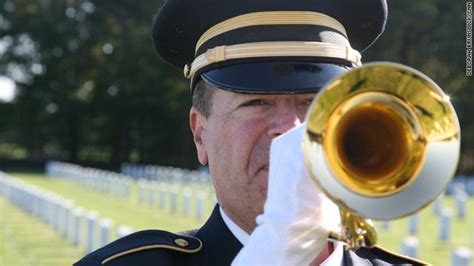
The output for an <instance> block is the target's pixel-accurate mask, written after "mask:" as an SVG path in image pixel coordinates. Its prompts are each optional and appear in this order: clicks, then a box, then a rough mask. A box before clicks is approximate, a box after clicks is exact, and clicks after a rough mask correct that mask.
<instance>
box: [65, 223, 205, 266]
mask: <svg viewBox="0 0 474 266" xmlns="http://www.w3.org/2000/svg"><path fill="white" fill-rule="evenodd" d="M201 249H202V242H201V240H199V239H198V238H195V237H192V236H185V235H178V234H173V233H170V232H167V231H162V230H145V231H140V232H136V233H133V234H131V235H128V236H126V237H123V238H121V239H118V240H116V241H114V242H112V243H110V244H108V245H106V246H104V247H102V248H100V249H98V250H96V251H94V252H92V253H91V254H89V255H87V256H86V257H84V258H83V259H82V260H80V261H79V262H77V263H76V264H74V265H77V266H81V265H108V264H109V263H111V262H117V260H121V259H123V258H126V259H127V260H128V259H130V258H131V257H132V256H133V255H138V256H137V258H139V260H142V258H141V257H142V256H140V255H143V257H144V256H150V254H154V256H155V255H156V252H159V256H176V255H177V254H180V253H181V254H193V253H197V252H199V251H200V250H201ZM150 251H156V252H153V253H150ZM166 251H170V252H166ZM140 253H143V254H140ZM137 265H138V264H137Z"/></svg>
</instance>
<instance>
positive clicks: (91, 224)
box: [86, 211, 99, 253]
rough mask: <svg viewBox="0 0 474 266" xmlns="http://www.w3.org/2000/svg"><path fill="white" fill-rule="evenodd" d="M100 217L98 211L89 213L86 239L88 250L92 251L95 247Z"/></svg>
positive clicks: (88, 251)
mask: <svg viewBox="0 0 474 266" xmlns="http://www.w3.org/2000/svg"><path fill="white" fill-rule="evenodd" d="M98 219H99V214H98V213H97V212H96V211H90V212H88V213H87V239H86V252H87V253H91V252H92V251H94V249H95V242H96V239H97V236H96V233H97V232H96V225H97V220H98Z"/></svg>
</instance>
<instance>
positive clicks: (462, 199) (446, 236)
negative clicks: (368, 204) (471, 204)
mask: <svg viewBox="0 0 474 266" xmlns="http://www.w3.org/2000/svg"><path fill="white" fill-rule="evenodd" d="M453 196H454V197H455V198H456V210H457V217H458V219H460V220H463V219H465V218H466V209H467V208H466V204H467V194H466V193H465V191H464V189H463V186H457V188H456V189H453ZM443 200H444V194H442V195H440V196H439V197H438V198H437V199H436V200H435V201H434V203H433V214H434V215H435V217H437V218H438V221H439V223H438V240H439V241H441V242H446V241H449V240H450V238H451V229H452V226H451V221H452V216H453V212H452V210H451V209H447V208H443ZM419 224H420V215H419V214H418V213H416V214H413V215H411V216H410V217H408V234H409V235H410V236H407V237H406V238H404V239H403V240H402V243H401V253H402V254H404V255H406V256H409V257H413V258H417V257H418V247H419V242H418V239H417V238H416V237H415V235H416V234H418V231H419ZM382 227H383V229H384V230H388V228H389V227H390V222H387V221H386V222H383V223H382ZM473 228H474V224H473ZM472 237H473V241H474V233H473V236H472ZM471 258H472V255H471V252H470V250H469V248H466V247H458V248H456V249H454V250H453V251H452V254H451V263H452V265H456V266H457V265H460V266H464V265H470V263H471Z"/></svg>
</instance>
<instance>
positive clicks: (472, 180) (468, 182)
mask: <svg viewBox="0 0 474 266" xmlns="http://www.w3.org/2000/svg"><path fill="white" fill-rule="evenodd" d="M459 187H462V190H464V192H466V193H467V195H469V196H471V197H474V176H464V175H459V176H456V177H454V178H453V180H452V181H451V182H450V183H449V185H448V187H447V189H446V193H447V194H449V195H451V194H455V193H457V190H458V189H459Z"/></svg>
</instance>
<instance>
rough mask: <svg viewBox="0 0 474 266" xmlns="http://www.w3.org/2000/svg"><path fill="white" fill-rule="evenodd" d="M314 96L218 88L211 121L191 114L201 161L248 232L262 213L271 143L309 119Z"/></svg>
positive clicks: (226, 207)
mask: <svg viewBox="0 0 474 266" xmlns="http://www.w3.org/2000/svg"><path fill="white" fill-rule="evenodd" d="M314 95H315V94H312V93H311V94H297V95H254V94H239V93H233V92H228V91H224V90H220V89H216V90H215V92H214V94H213V96H212V108H211V114H210V116H209V117H208V118H205V117H204V116H202V115H201V114H200V113H199V112H198V111H196V110H195V109H192V110H191V118H190V119H191V128H192V131H193V135H194V140H195V143H196V147H197V150H198V157H199V161H200V162H201V163H202V164H207V163H208V164H209V169H210V172H211V176H212V179H213V183H214V186H215V190H216V194H217V199H218V201H219V203H220V205H221V207H222V208H223V209H224V211H225V213H226V214H227V215H228V216H229V217H230V218H231V219H232V220H233V221H234V222H236V223H237V224H238V225H239V226H240V227H241V228H242V229H244V230H245V231H247V232H248V233H250V232H251V231H253V229H254V228H255V226H256V223H255V218H256V216H257V215H259V214H261V213H262V212H263V205H264V202H265V199H266V194H267V181H268V163H269V150H270V143H271V141H272V139H273V138H275V137H277V136H279V135H281V134H283V133H285V132H286V131H288V130H289V129H291V128H293V127H295V126H297V125H299V124H300V123H301V122H302V121H303V120H304V117H305V114H306V111H307V110H308V107H309V104H310V103H311V100H312V99H313V97H314Z"/></svg>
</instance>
